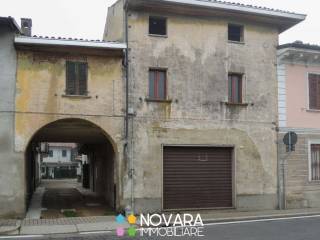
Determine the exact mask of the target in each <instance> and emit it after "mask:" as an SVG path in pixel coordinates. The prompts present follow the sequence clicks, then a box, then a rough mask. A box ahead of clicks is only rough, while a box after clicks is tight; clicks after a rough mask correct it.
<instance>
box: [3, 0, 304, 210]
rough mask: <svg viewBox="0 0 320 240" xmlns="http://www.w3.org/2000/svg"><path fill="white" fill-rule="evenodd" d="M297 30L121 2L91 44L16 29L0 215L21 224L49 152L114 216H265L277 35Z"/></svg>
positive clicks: (191, 7)
mask: <svg viewBox="0 0 320 240" xmlns="http://www.w3.org/2000/svg"><path fill="white" fill-rule="evenodd" d="M304 18H305V15H301V14H295V13H290V12H284V11H280V10H273V9H267V8H258V7H252V6H246V5H240V4H232V3H225V2H219V1H204V0H203V1H199V0H188V1H181V0H166V1H163V0H152V1H151V0H119V1H117V2H116V3H115V4H114V5H113V6H111V7H110V8H109V10H108V17H107V21H106V28H105V33H104V40H105V41H102V42H100V41H86V40H79V39H63V38H42V37H36V36H35V37H31V36H30V35H31V26H32V24H31V22H30V21H28V20H26V21H25V22H24V23H25V24H22V26H23V32H24V36H21V35H19V36H15V37H14V38H12V41H13V39H14V47H15V48H12V49H13V51H16V58H15V59H16V61H17V62H16V63H15V62H13V64H16V65H14V66H17V69H16V73H15V78H12V81H13V83H14V82H15V84H13V83H12V90H13V95H12V97H13V100H12V103H13V105H12V107H13V108H12V114H11V115H12V119H11V120H8V122H9V123H11V124H13V125H12V132H11V135H10V136H11V144H12V145H10V146H11V147H12V148H11V149H12V151H11V150H10V148H6V150H5V151H2V152H1V153H0V154H6V155H5V158H3V159H11V160H10V163H8V164H10V166H11V169H12V172H10V171H7V170H6V171H5V172H3V173H1V175H0V177H1V178H2V179H4V180H3V181H1V182H0V187H1V189H2V188H3V189H5V191H1V194H2V195H1V199H0V201H1V202H0V203H4V204H0V206H1V208H0V210H1V211H0V216H10V215H12V216H23V215H24V213H25V210H26V209H27V207H28V204H29V201H30V198H31V196H32V194H33V192H34V190H35V188H36V187H37V179H36V176H37V173H36V170H35V169H36V163H37V161H38V160H39V159H38V158H37V156H38V155H39V151H40V152H41V144H43V143H47V142H59V143H60V142H61V143H70V142H72V143H77V144H79V146H81V147H80V148H79V154H82V155H85V156H86V167H85V168H84V169H83V170H84V172H85V173H84V176H86V181H85V182H86V187H87V188H90V189H91V190H92V191H94V192H97V193H99V194H100V195H103V196H104V197H105V199H106V200H107V202H108V203H109V204H110V205H111V206H113V207H114V208H115V209H116V210H119V211H122V210H124V209H126V210H128V211H132V212H135V213H139V212H156V211H163V210H181V209H188V210H189V209H220V208H237V209H249V210H255V209H259V210H262V209H275V208H277V206H278V204H279V200H278V194H277V193H278V185H279V184H278V181H277V176H278V175H277V174H278V172H277V169H278V165H277V163H278V162H277V150H278V148H277V137H278V135H277V129H278V107H277V106H278V99H277V98H278V94H277V89H278V83H277V68H276V64H277V46H278V35H279V33H281V32H283V31H285V30H287V29H289V28H290V27H292V26H294V25H295V24H297V23H299V22H301V21H303V20H304ZM11 43H12V44H13V42H11ZM14 49H15V50H14ZM1 134H2V133H1ZM0 138H6V135H5V134H3V135H1V136H0ZM8 139H10V138H8ZM39 146H40V150H39ZM8 149H9V150H10V152H9V153H6V151H8ZM1 161H5V160H2V159H1ZM10 166H9V165H8V169H10ZM14 177H15V178H14ZM12 181H14V182H12ZM12 184H14V188H10V189H8V188H6V187H7V186H9V185H12ZM2 185H3V186H2ZM2 206H3V208H2Z"/></svg>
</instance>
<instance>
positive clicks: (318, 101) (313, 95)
mask: <svg viewBox="0 0 320 240" xmlns="http://www.w3.org/2000/svg"><path fill="white" fill-rule="evenodd" d="M309 109H316V110H320V75H319V74H309Z"/></svg>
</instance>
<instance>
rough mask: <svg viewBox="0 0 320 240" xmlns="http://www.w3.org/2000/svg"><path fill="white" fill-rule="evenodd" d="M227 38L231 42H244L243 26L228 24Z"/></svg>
mask: <svg viewBox="0 0 320 240" xmlns="http://www.w3.org/2000/svg"><path fill="white" fill-rule="evenodd" d="M228 40H229V41H232V42H244V37H243V26H241V25H236V24H228Z"/></svg>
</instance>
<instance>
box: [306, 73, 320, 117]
mask: <svg viewBox="0 0 320 240" xmlns="http://www.w3.org/2000/svg"><path fill="white" fill-rule="evenodd" d="M310 75H318V76H319V84H320V72H308V73H307V104H308V105H307V109H308V111H314V112H318V111H320V104H319V106H318V107H319V108H311V106H310V102H311V101H310V100H311V99H310ZM318 98H320V91H319V94H318ZM319 102H320V101H319Z"/></svg>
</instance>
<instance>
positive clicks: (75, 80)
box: [66, 61, 88, 95]
mask: <svg viewBox="0 0 320 240" xmlns="http://www.w3.org/2000/svg"><path fill="white" fill-rule="evenodd" d="M66 75H67V76H66V94H67V95H87V94H88V91H87V82H88V64H87V63H85V62H71V61H67V63H66Z"/></svg>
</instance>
